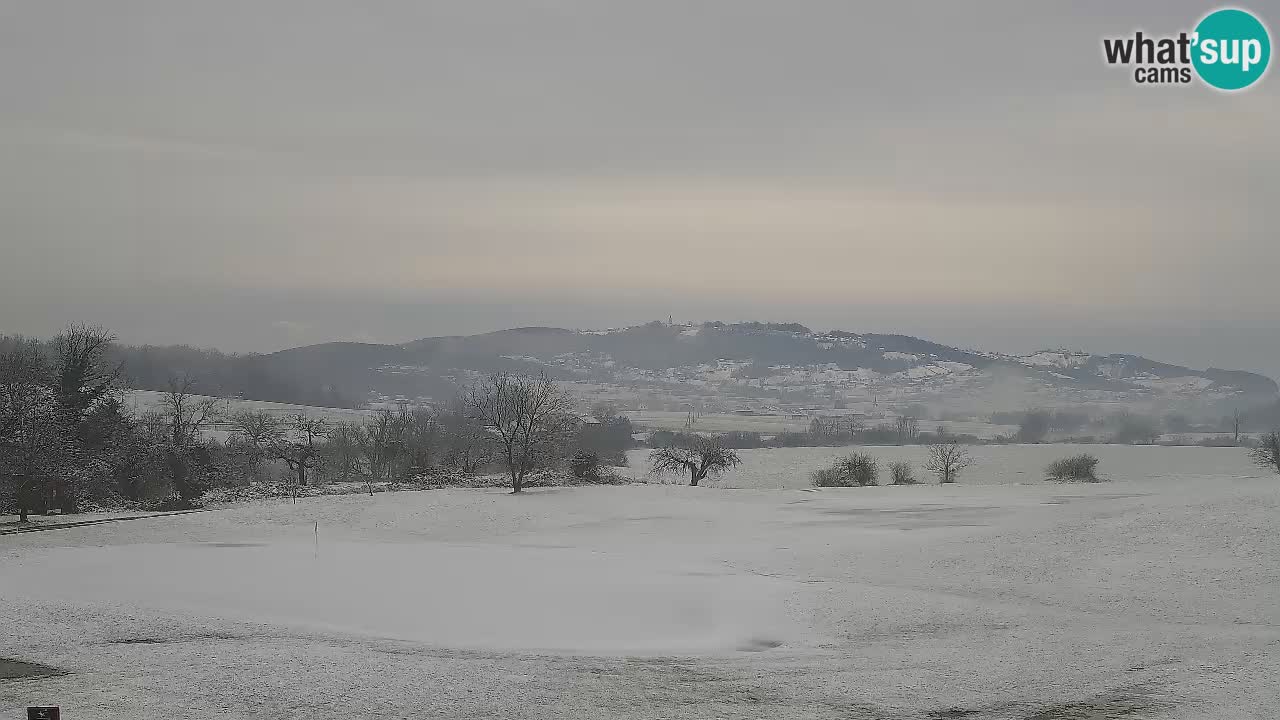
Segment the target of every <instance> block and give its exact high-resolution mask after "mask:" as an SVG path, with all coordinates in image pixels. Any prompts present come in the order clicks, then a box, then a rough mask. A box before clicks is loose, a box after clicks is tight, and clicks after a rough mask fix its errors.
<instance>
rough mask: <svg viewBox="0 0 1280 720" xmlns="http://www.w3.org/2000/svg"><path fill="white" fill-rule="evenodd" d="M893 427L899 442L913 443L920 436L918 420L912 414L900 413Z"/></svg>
mask: <svg viewBox="0 0 1280 720" xmlns="http://www.w3.org/2000/svg"><path fill="white" fill-rule="evenodd" d="M894 429H895V430H897V433H898V443H899V444H905V443H913V442H915V441H916V438H918V437H920V420H919V419H918V418H916V417H915V416H914V415H901V416H899V417H898V420H897V422H896V423H894Z"/></svg>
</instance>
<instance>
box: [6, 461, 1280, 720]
mask: <svg viewBox="0 0 1280 720" xmlns="http://www.w3.org/2000/svg"><path fill="white" fill-rule="evenodd" d="M1146 450H1150V451H1152V452H1176V451H1179V450H1195V451H1198V452H1202V453H1207V454H1206V455H1204V456H1192V455H1186V456H1180V455H1170V457H1171V458H1176V459H1175V460H1170V462H1169V464H1168V465H1165V466H1160V467H1166V468H1175V469H1176V468H1178V467H1189V468H1190V469H1191V470H1193V471H1194V472H1191V471H1188V472H1182V473H1174V474H1172V475H1170V476H1169V477H1154V476H1152V474H1154V473H1157V472H1158V469H1157V470H1153V471H1152V472H1151V473H1149V474H1147V475H1143V476H1142V477H1140V478H1137V479H1123V478H1117V482H1112V483H1106V484H1100V485H1088V486H1078V485H1057V484H1049V483H1040V482H1037V483H1035V484H1025V485H1010V484H961V485H955V486H947V487H940V486H937V485H929V486H916V487H879V488H861V489H826V490H822V491H817V492H815V491H806V490H801V489H771V490H762V489H736V490H735V489H724V488H717V487H707V488H688V487H677V486H659V485H636V486H622V487H589V488H575V489H548V490H537V491H533V492H530V493H527V494H525V495H524V496H511V495H508V494H504V493H502V492H498V491H483V490H443V491H427V492H405V493H380V494H378V495H377V496H376V497H368V496H338V497H321V498H311V499H305V500H301V501H299V502H297V503H292V502H287V501H285V502H273V503H264V504H254V505H239V506H233V507H226V508H222V509H217V510H213V511H210V512H203V513H195V514H189V515H181V516H171V517H156V518H148V519H144V520H135V521H130V522H120V523H107V524H102V525H95V526H89V527H81V528H70V529H63V530H51V531H46V532H35V533H27V534H22V535H9V536H0V627H3V628H4V632H3V633H0V658H9V659H13V660H20V661H25V662H30V663H41V664H43V665H47V666H50V667H52V668H56V669H58V670H59V671H61V672H63V673H65V674H59V675H52V676H47V677H28V678H24V679H7V680H0V717H15V718H16V717H20V716H21V715H22V710H21V708H22V707H23V706H25V705H27V704H37V703H50V704H59V705H61V706H62V708H63V717H64V718H67V719H68V720H91V719H92V720H98V719H101V720H106V719H108V718H111V719H115V718H125V717H128V718H145V719H156V720H159V719H160V718H166V719H168V718H245V717H273V718H297V719H299V720H301V719H303V718H343V719H347V718H375V717H394V718H408V717H415V718H416V717H444V718H583V719H587V718H590V719H592V720H594V719H596V718H691V719H692V718H697V719H698V720H702V719H705V718H760V717H768V718H868V719H876V720H889V719H897V718H904V719H905V718H916V719H920V720H940V719H941V718H966V719H978V720H995V719H1000V720H1005V719H1007V720H1015V719H1016V720H1079V719H1081V718H1085V719H1098V718H1118V717H1125V718H1185V719H1188V720H1190V719H1191V718H1195V719H1202V718H1222V719H1223V720H1228V719H1230V720H1238V719H1240V718H1274V717H1276V708H1277V707H1278V706H1280V601H1277V596H1276V591H1277V589H1280V532H1278V530H1280V478H1277V477H1275V476H1260V473H1257V472H1250V473H1249V474H1252V475H1254V476H1255V477H1237V476H1235V475H1236V474H1240V475H1243V474H1244V473H1243V472H1239V473H1237V471H1239V470H1240V469H1241V467H1242V466H1238V465H1237V464H1229V465H1226V458H1227V457H1229V456H1228V455H1221V456H1218V455H1214V454H1212V453H1211V452H1210V451H1206V450H1205V449H1201V448H1188V449H1182V448H1149V449H1146ZM768 452H771V453H782V452H786V451H777V450H774V451H768ZM1118 457H1119V456H1115V457H1104V460H1103V469H1104V470H1109V471H1110V472H1112V473H1113V474H1116V473H1117V472H1118V470H1119V465H1120V461H1119V460H1118V459H1117V458H1118ZM1153 457H1154V456H1153ZM1193 457H1195V458H1197V459H1195V460H1192V459H1191V458H1193ZM1210 458H1218V459H1220V460H1221V461H1222V462H1224V465H1226V466H1225V467H1224V468H1223V469H1222V471H1221V473H1220V474H1219V475H1217V476H1212V477H1209V476H1200V475H1199V474H1198V473H1199V472H1200V471H1201V470H1203V469H1204V468H1205V467H1207V465H1208V464H1211V463H1212V462H1216V461H1218V460H1216V459H1210ZM1202 461H1203V462H1204V463H1205V465H1204V466H1201V465H1192V463H1199V462H1202ZM1037 462H1039V460H1037ZM1108 463H1110V464H1111V465H1113V467H1111V468H1107V465H1108ZM783 482H787V481H781V482H778V483H776V484H783ZM994 482H1001V481H999V480H996V481H994ZM789 484H796V483H794V482H791V483H789ZM3 665H4V663H0V666H3Z"/></svg>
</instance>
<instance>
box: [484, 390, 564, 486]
mask: <svg viewBox="0 0 1280 720" xmlns="http://www.w3.org/2000/svg"><path fill="white" fill-rule="evenodd" d="M462 401H463V404H464V406H465V407H466V409H467V413H468V415H469V416H470V417H472V418H474V419H476V420H478V421H480V422H482V423H484V425H485V427H487V428H489V430H490V431H492V432H493V433H494V434H495V435H496V436H497V438H498V443H499V446H500V448H501V453H502V460H503V462H504V464H505V465H506V467H507V472H508V473H509V474H510V476H511V491H512V492H513V493H518V492H520V491H521V490H522V489H523V487H524V480H525V476H526V475H527V474H528V473H529V471H530V470H532V469H534V468H536V467H538V466H539V465H540V464H543V463H544V462H545V460H546V459H547V456H548V453H549V452H550V451H552V450H553V449H555V448H557V447H558V446H559V445H560V444H561V441H562V437H563V435H564V434H565V430H566V427H567V425H568V421H569V420H570V419H571V418H573V416H572V413H571V411H572V408H573V403H572V401H571V400H570V398H569V395H568V394H567V393H566V392H565V391H564V390H562V389H560V387H558V386H557V385H556V383H555V381H554V380H552V379H551V378H550V377H548V376H547V374H546V373H540V374H538V375H526V374H522V373H496V374H494V375H491V376H489V378H488V380H486V381H484V382H480V383H477V384H475V385H472V386H470V387H468V388H467V389H466V390H464V391H463V394H462Z"/></svg>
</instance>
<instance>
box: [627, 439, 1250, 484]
mask: <svg viewBox="0 0 1280 720" xmlns="http://www.w3.org/2000/svg"><path fill="white" fill-rule="evenodd" d="M967 449H968V451H969V454H970V455H971V456H972V457H973V460H974V465H973V467H972V468H970V469H968V470H966V471H964V473H962V474H961V475H960V479H959V482H960V483H962V484H966V485H1011V484H1022V483H1032V484H1042V483H1043V482H1044V468H1045V466H1046V465H1048V464H1049V463H1050V462H1052V461H1053V460H1056V459H1058V458H1061V457H1066V456H1068V455H1076V454H1079V453H1089V454H1091V455H1094V456H1095V457H1097V458H1098V460H1099V463H1098V474H1099V475H1100V476H1101V477H1103V478H1110V479H1114V480H1184V479H1185V480H1201V481H1203V482H1206V483H1209V484H1210V485H1213V484H1218V483H1221V482H1224V481H1225V480H1227V479H1236V478H1246V477H1256V476H1259V475H1263V474H1265V471H1263V470H1262V469H1260V468H1259V467H1258V466H1256V465H1254V464H1253V463H1252V462H1251V461H1250V460H1249V455H1248V453H1247V452H1246V451H1245V450H1243V449H1241V448H1205V447H1194V446H1185V447H1163V446H1158V445H1072V444H1065V443H1064V444H1053V445H975V446H970V447H968V448H967ZM855 452H864V453H868V454H869V455H871V456H872V457H874V458H875V459H876V460H877V461H879V463H880V482H882V483H888V482H889V478H888V475H889V471H888V467H887V466H888V464H889V463H891V462H894V461H898V460H903V461H906V462H908V463H910V464H911V466H912V467H913V468H914V469H915V473H916V477H917V479H918V480H920V482H936V478H933V477H932V476H930V475H929V474H928V472H927V471H926V470H925V469H924V465H925V462H926V461H927V460H928V456H929V450H928V448H927V447H926V446H922V445H888V446H880V445H862V446H856V447H831V448H828V447H802V448H763V449H756V450H738V451H737V453H738V455H739V457H741V458H742V464H741V465H739V466H738V467H737V469H735V470H734V471H733V472H731V473H729V474H728V475H725V476H723V477H722V478H721V479H719V480H713V481H712V483H713V484H714V485H717V486H719V487H735V488H802V487H808V486H809V473H810V472H812V471H814V470H817V469H819V468H822V467H826V466H827V465H830V464H831V463H832V462H834V461H835V460H836V459H837V458H841V457H844V456H846V455H849V454H851V453H855ZM648 458H649V450H647V449H637V450H631V451H629V452H628V453H627V461H628V462H629V463H630V466H631V467H630V470H628V472H629V473H630V474H631V475H632V476H634V477H636V478H637V479H647V473H648V467H649V462H648ZM668 479H669V480H671V481H674V478H668Z"/></svg>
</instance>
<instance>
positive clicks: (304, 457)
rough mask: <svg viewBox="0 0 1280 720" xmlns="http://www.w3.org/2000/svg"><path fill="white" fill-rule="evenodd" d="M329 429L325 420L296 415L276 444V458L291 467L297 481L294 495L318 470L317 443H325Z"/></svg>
mask: <svg viewBox="0 0 1280 720" xmlns="http://www.w3.org/2000/svg"><path fill="white" fill-rule="evenodd" d="M328 432H329V428H328V425H327V424H326V423H325V421H324V420H322V419H319V418H309V417H307V416H306V415H303V414H298V415H294V416H293V419H292V420H291V421H290V422H289V427H288V429H287V430H286V431H285V432H284V433H283V434H282V435H281V437H280V438H279V439H278V440H277V441H276V443H275V456H276V457H277V458H279V459H280V460H283V461H284V462H285V464H286V465H288V466H289V471H290V473H291V475H292V476H293V478H294V479H295V480H296V485H293V487H294V494H295V497H296V494H297V489H298V488H301V487H306V485H307V482H308V480H307V474H308V473H309V472H310V471H312V470H314V469H315V468H316V465H317V462H318V460H319V450H320V448H319V446H318V445H317V441H321V442H323V440H324V438H325V436H326V435H327V434H328Z"/></svg>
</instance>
